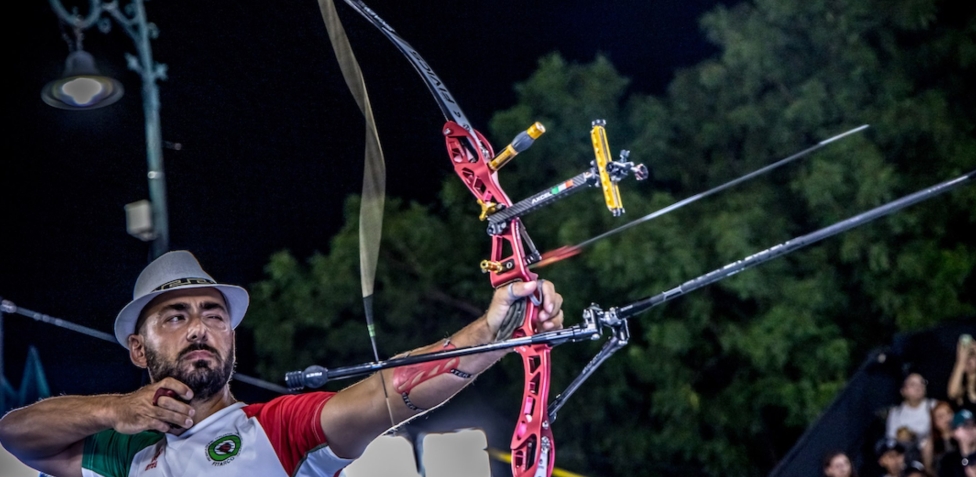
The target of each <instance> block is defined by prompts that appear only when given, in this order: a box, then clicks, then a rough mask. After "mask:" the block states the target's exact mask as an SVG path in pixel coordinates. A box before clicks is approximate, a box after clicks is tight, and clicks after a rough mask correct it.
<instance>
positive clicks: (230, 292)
mask: <svg viewBox="0 0 976 477" xmlns="http://www.w3.org/2000/svg"><path fill="white" fill-rule="evenodd" d="M191 288H215V289H217V291H219V292H220V293H221V294H222V295H224V301H226V302H227V311H228V313H230V325H231V328H237V325H239V324H240V323H241V320H243V319H244V314H245V313H246V312H247V305H248V303H250V298H249V297H248V294H247V290H245V289H243V288H241V287H239V286H234V285H222V284H209V283H208V284H199V285H185V286H181V287H178V288H170V289H168V290H159V291H154V292H152V293H149V294H147V295H144V296H141V297H139V298H137V299H135V300H132V301H131V302H129V304H128V305H125V308H122V311H120V312H119V316H117V317H116V318H115V339H116V340H118V342H119V344H121V345H122V346H123V347H124V348H125V349H129V335H131V334H134V333H135V332H136V322H137V321H139V315H140V314H141V313H142V309H143V308H145V307H146V305H147V304H149V302H150V301H152V300H153V298H156V297H157V296H159V295H162V294H164V293H167V292H171V291H176V290H187V289H191Z"/></svg>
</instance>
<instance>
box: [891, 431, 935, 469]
mask: <svg viewBox="0 0 976 477" xmlns="http://www.w3.org/2000/svg"><path fill="white" fill-rule="evenodd" d="M895 440H896V441H898V442H899V443H900V444H901V445H902V446H903V447H904V448H905V462H921V461H922V443H923V442H927V441H928V439H926V440H925V441H921V440H919V439H918V437H917V436H916V435H915V433H914V432H912V431H911V430H909V429H908V427H907V426H901V427H899V428H898V431H896V432H895Z"/></svg>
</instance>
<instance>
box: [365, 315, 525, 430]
mask: <svg viewBox="0 0 976 477" xmlns="http://www.w3.org/2000/svg"><path fill="white" fill-rule="evenodd" d="M494 335H495V332H494V331H493V330H492V329H491V328H490V327H489V326H488V322H487V320H486V319H485V318H484V317H482V318H480V319H478V320H476V321H474V322H473V323H471V324H469V325H468V326H466V327H464V328H463V329H461V330H460V331H458V332H457V333H455V334H454V335H452V336H451V337H450V338H449V339H447V340H442V341H439V342H437V343H433V344H431V345H428V346H425V347H423V348H420V349H417V350H414V351H412V352H411V353H410V355H412V356H415V355H422V354H428V353H434V352H437V351H442V350H445V349H449V348H452V347H456V348H465V347H469V346H477V345H481V344H486V343H491V342H492V341H493V340H494ZM509 351H510V350H500V351H492V352H486V353H477V354H471V355H467V356H462V357H460V358H453V359H448V360H441V361H437V362H430V363H427V364H426V366H425V365H424V364H421V365H417V366H404V367H402V368H396V369H390V370H387V374H386V375H384V378H385V381H386V385H387V390H388V392H389V393H390V396H391V399H392V400H394V401H399V402H397V403H396V404H398V405H397V406H396V407H395V408H394V411H398V413H397V414H395V416H394V417H399V418H401V419H408V418H410V417H412V416H413V415H415V414H417V413H419V412H422V411H425V410H427V409H430V408H433V407H436V406H439V405H440V404H442V403H444V402H445V401H447V400H448V399H450V398H451V397H452V396H454V395H455V394H457V393H458V392H459V391H460V390H461V389H463V388H464V387H466V386H467V385H469V384H471V383H472V382H473V381H474V379H475V377H477V376H478V375H479V374H481V373H482V372H484V371H485V370H486V369H488V368H489V367H491V365H493V364H495V363H496V362H497V361H498V360H499V359H501V357H502V356H504V355H505V354H507V353H508V352H509ZM424 368H426V369H424ZM404 394H406V395H407V396H406V398H405V397H404ZM411 405H412V406H413V407H414V408H411Z"/></svg>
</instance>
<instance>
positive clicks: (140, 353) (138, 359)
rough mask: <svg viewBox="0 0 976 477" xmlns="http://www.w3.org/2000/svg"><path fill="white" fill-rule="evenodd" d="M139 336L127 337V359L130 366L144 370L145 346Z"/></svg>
mask: <svg viewBox="0 0 976 477" xmlns="http://www.w3.org/2000/svg"><path fill="white" fill-rule="evenodd" d="M142 339H143V338H142V336H141V335H136V334H132V335H129V359H130V360H132V364H134V365H136V366H138V367H140V368H146V346H145V344H144V343H143V341H142Z"/></svg>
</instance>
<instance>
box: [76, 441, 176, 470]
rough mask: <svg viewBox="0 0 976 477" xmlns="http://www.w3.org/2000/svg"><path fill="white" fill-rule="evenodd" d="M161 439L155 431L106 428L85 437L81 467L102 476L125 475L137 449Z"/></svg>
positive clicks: (139, 449)
mask: <svg viewBox="0 0 976 477" xmlns="http://www.w3.org/2000/svg"><path fill="white" fill-rule="evenodd" d="M162 439H163V434H162V433H161V432H157V431H145V432H140V433H138V434H132V435H129V434H120V433H118V432H115V431H114V430H112V429H108V430H105V431H102V432H99V433H98V434H95V435H91V436H88V437H87V438H86V439H85V450H84V453H83V454H82V460H81V467H82V468H83V469H88V470H90V471H92V472H94V473H96V474H98V475H101V476H104V477H127V476H128V475H129V467H131V466H132V459H133V458H135V456H136V454H138V453H139V451H141V450H143V449H145V448H146V447H149V446H151V445H153V444H155V443H157V442H159V441H160V440H162Z"/></svg>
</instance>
